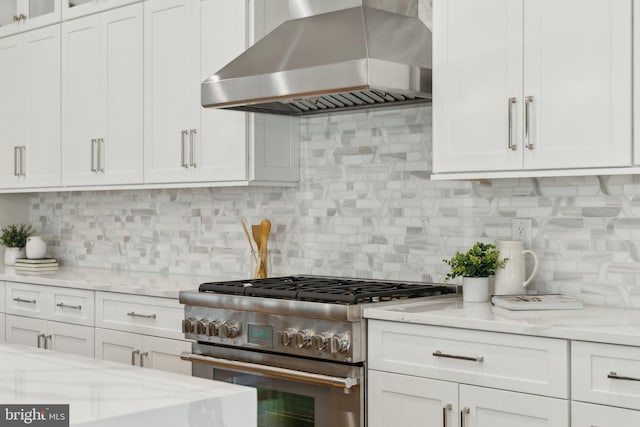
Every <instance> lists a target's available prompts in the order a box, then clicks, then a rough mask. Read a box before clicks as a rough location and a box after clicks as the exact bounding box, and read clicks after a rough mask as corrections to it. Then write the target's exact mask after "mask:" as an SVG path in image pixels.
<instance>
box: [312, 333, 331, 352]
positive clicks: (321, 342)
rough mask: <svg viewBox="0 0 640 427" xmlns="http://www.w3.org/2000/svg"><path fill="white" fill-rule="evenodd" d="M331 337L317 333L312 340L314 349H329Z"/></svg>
mask: <svg viewBox="0 0 640 427" xmlns="http://www.w3.org/2000/svg"><path fill="white" fill-rule="evenodd" d="M329 339H330V337H329V336H327V335H324V334H322V335H315V336H314V337H313V338H312V339H311V341H312V343H313V349H314V350H315V351H327V348H328V346H329Z"/></svg>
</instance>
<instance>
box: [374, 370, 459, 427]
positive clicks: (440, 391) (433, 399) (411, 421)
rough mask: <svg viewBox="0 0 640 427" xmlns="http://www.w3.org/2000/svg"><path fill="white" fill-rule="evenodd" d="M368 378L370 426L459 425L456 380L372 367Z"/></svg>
mask: <svg viewBox="0 0 640 427" xmlns="http://www.w3.org/2000/svg"><path fill="white" fill-rule="evenodd" d="M368 379H369V389H368V396H369V404H368V411H369V413H368V419H369V427H387V426H394V425H395V426H403V427H422V426H425V425H429V426H456V425H458V414H459V412H458V385H457V384H456V383H451V382H445V381H437V380H430V379H427V378H419V377H411V376H407V375H399V374H391V373H388V372H380V371H372V370H369V371H368ZM426 420H428V423H427V424H425V421H426Z"/></svg>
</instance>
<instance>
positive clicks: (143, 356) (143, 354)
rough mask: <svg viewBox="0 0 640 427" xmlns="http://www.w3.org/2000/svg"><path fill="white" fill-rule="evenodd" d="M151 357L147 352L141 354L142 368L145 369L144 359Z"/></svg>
mask: <svg viewBox="0 0 640 427" xmlns="http://www.w3.org/2000/svg"><path fill="white" fill-rule="evenodd" d="M145 357H149V352H148V351H145V352H144V353H140V367H141V368H144V358H145Z"/></svg>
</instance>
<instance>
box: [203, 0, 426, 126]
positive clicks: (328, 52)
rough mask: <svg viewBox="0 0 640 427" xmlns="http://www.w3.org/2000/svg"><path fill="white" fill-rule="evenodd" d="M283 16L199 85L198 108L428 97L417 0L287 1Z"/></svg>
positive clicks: (300, 109)
mask: <svg viewBox="0 0 640 427" xmlns="http://www.w3.org/2000/svg"><path fill="white" fill-rule="evenodd" d="M354 3H357V4H358V5H357V6H356V7H352V6H353V4H354ZM345 5H346V6H349V7H347V8H345ZM338 9H339V10H338ZM290 14H291V15H293V17H294V18H295V19H291V20H289V21H287V22H285V23H284V24H282V25H280V26H279V27H277V28H276V29H275V30H274V31H272V32H271V33H269V34H268V35H267V36H266V37H264V38H263V39H262V40H260V41H259V42H257V43H256V44H255V45H253V46H252V47H251V48H249V49H248V50H247V51H245V52H244V53H243V54H242V55H240V56H238V57H237V58H236V59H234V60H233V61H232V62H230V63H229V64H228V65H227V66H225V67H224V68H222V69H221V70H220V71H218V72H217V73H216V74H214V75H213V76H211V77H210V78H208V79H207V80H205V81H204V82H203V83H202V105H203V106H204V107H214V108H226V109H232V110H241V111H251V112H258V113H270V114H284V115H293V116H301V115H308V114H318V113H325V112H335V111H344V110H352V109H356V108H372V107H380V106H395V105H405V104H410V103H420V102H430V100H431V32H430V31H429V29H428V28H427V27H426V26H425V25H424V24H423V23H422V22H421V21H420V20H419V19H418V18H417V0H290Z"/></svg>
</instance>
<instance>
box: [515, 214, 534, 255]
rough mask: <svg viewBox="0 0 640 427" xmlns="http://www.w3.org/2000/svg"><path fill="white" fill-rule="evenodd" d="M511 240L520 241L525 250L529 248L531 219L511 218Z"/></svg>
mask: <svg viewBox="0 0 640 427" xmlns="http://www.w3.org/2000/svg"><path fill="white" fill-rule="evenodd" d="M511 238H512V239H513V240H520V241H521V242H522V244H523V245H524V248H525V249H530V248H531V218H513V219H512V220H511Z"/></svg>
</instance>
